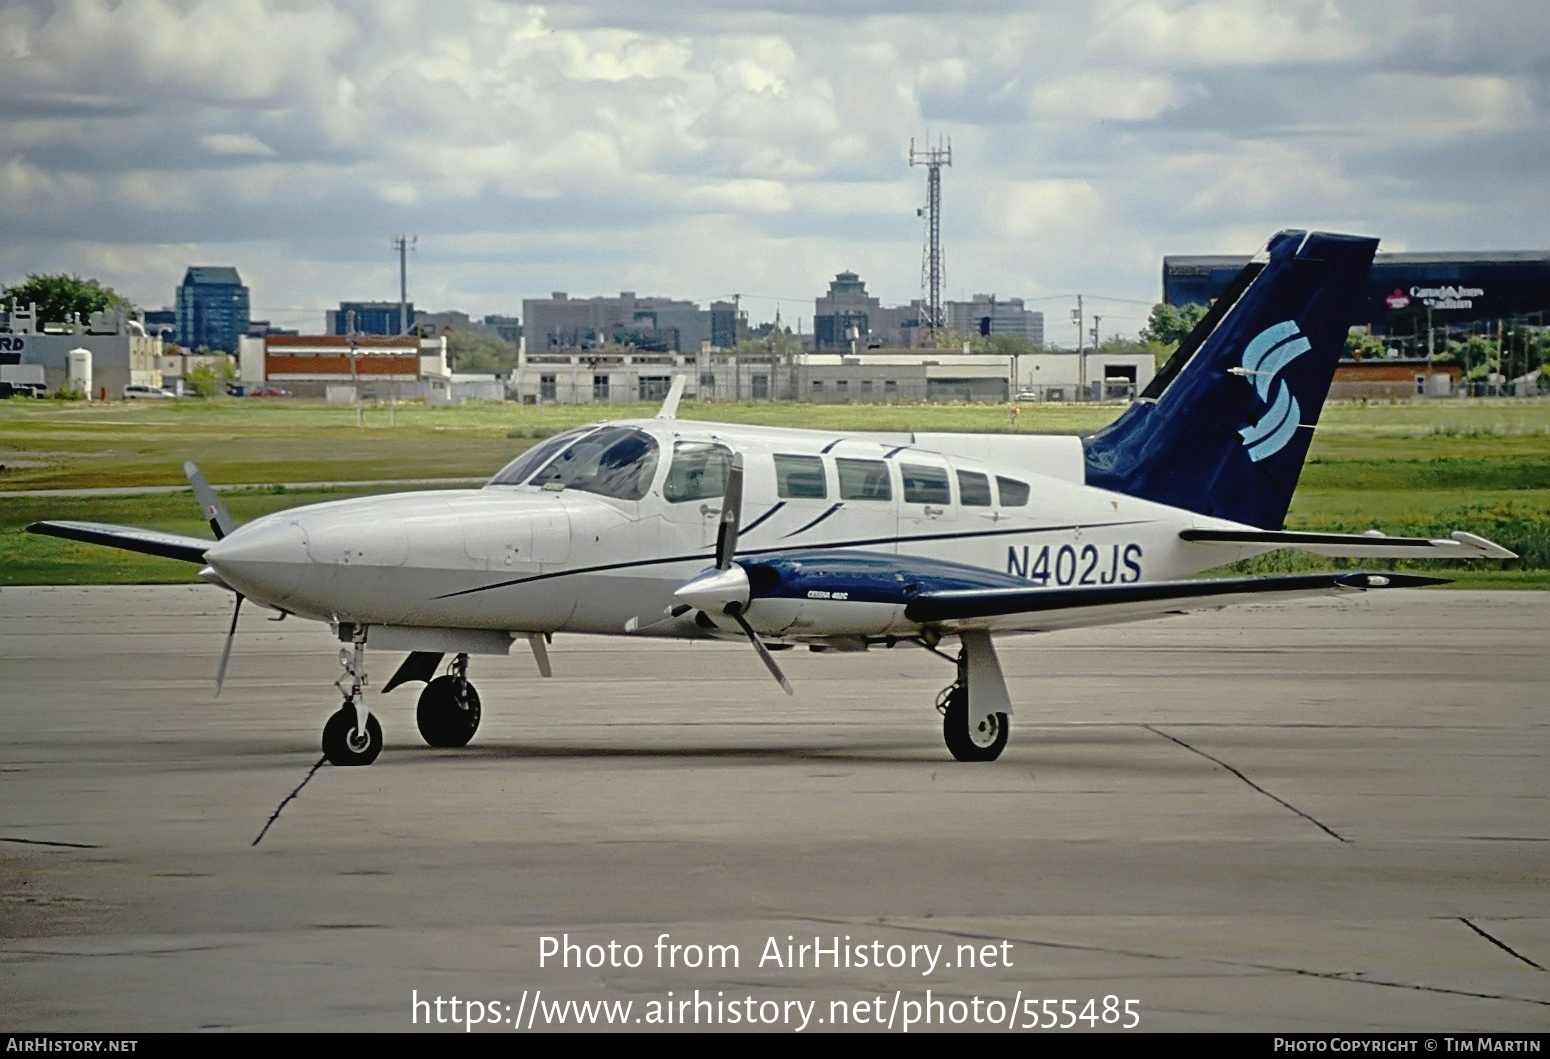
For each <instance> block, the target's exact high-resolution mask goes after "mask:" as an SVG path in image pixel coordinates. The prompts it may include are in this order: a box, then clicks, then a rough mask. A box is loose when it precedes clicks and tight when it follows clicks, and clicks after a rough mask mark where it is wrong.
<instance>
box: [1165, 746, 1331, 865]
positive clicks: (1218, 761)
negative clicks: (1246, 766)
mask: <svg viewBox="0 0 1550 1059" xmlns="http://www.w3.org/2000/svg"><path fill="white" fill-rule="evenodd" d="M1141 727H1142V728H1145V729H1146V730H1147V731H1148V732H1151V733H1152V734H1153V735H1160V736H1162V737H1163V738H1164V739H1167V740H1169V741H1170V742H1173V743H1177V744H1178V745H1179V746H1181V747H1183V748H1184V749H1185V750H1188V751H1189V752H1190V753H1192V754H1199V755H1200V756H1201V757H1203V758H1205V759H1206V760H1207V761H1210V762H1212V763H1213V764H1216V765H1220V766H1221V767H1222V768H1224V769H1226V770H1227V771H1228V772H1231V773H1232V774H1233V775H1234V776H1237V777H1238V778H1239V779H1240V780H1242V781H1243V782H1244V783H1247V784H1248V785H1249V786H1250V787H1253V788H1254V789H1255V790H1256V791H1258V792H1259V793H1261V794H1263V795H1264V796H1265V797H1266V798H1269V799H1270V800H1271V801H1273V802H1275V803H1276V804H1277V805H1280V806H1283V807H1285V808H1287V809H1290V810H1291V811H1292V812H1294V813H1296V814H1297V815H1298V816H1300V817H1302V818H1303V819H1304V820H1306V821H1308V823H1310V824H1312V825H1313V826H1314V827H1316V828H1318V829H1319V830H1320V831H1322V832H1324V833H1325V834H1326V835H1328V836H1329V837H1331V838H1333V839H1335V840H1336V841H1337V842H1349V841H1350V839H1348V838H1345V837H1344V836H1342V835H1341V834H1339V833H1338V832H1336V831H1334V830H1333V829H1331V828H1328V827H1325V826H1324V825H1323V824H1322V823H1320V822H1319V821H1318V820H1315V819H1314V818H1313V817H1311V816H1309V815H1308V814H1307V813H1305V812H1303V811H1302V810H1301V809H1299V808H1297V806H1295V805H1293V804H1292V803H1291V802H1289V801H1287V800H1286V799H1284V798H1279V797H1277V796H1276V795H1274V794H1271V793H1270V792H1269V791H1267V790H1266V789H1265V788H1263V787H1261V786H1260V785H1259V784H1257V783H1255V782H1254V781H1253V780H1251V779H1249V778H1248V777H1247V776H1245V775H1244V774H1243V773H1241V772H1239V771H1238V770H1237V769H1235V768H1233V767H1232V766H1231V765H1229V764H1228V763H1227V762H1225V761H1223V760H1222V759H1221V758H1217V757H1212V756H1211V755H1210V754H1207V753H1206V752H1205V751H1204V750H1201V749H1199V748H1197V747H1193V746H1190V745H1189V744H1188V743H1186V742H1185V741H1184V740H1182V739H1180V738H1178V737H1177V736H1171V735H1169V734H1168V733H1167V732H1164V731H1162V730H1161V729H1158V728H1154V727H1152V726H1151V725H1149V724H1143V725H1142V726H1141Z"/></svg>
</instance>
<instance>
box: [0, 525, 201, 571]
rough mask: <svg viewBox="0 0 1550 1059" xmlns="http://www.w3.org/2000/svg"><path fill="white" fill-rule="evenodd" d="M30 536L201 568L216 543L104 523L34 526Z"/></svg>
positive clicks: (29, 528) (178, 534)
mask: <svg viewBox="0 0 1550 1059" xmlns="http://www.w3.org/2000/svg"><path fill="white" fill-rule="evenodd" d="M27 532H28V533H41V534H43V535H44V536H46V537H62V538H64V539H65V540H67V541H81V542H83V543H85V544H106V545H107V546H108V547H110V548H122V549H123V550H124V551H127V552H140V553H141V554H143V555H159V556H161V557H162V558H163V559H178V560H180V561H182V562H185V563H199V564H200V565H201V566H202V565H204V561H205V552H207V551H209V550H210V549H211V548H212V547H214V545H215V542H214V541H212V540H206V539H205V538H203V537H185V536H183V535H182V534H180V533H163V532H161V531H160V530H149V529H138V528H136V527H134V526H110V525H108V524H107V523H103V522H34V523H33V524H32V525H30V526H28V527H27Z"/></svg>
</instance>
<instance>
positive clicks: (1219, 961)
mask: <svg viewBox="0 0 1550 1059" xmlns="http://www.w3.org/2000/svg"><path fill="white" fill-rule="evenodd" d="M791 918H793V919H796V920H799V921H802V920H805V921H807V922H813V923H832V924H847V925H851V926H854V925H855V924H856V923H857V922H862V921H858V920H852V919H838V918H835V919H831V918H826V917H823V916H793V917H791ZM864 922H866V923H869V924H872V925H875V926H878V927H886V928H890V929H893V930H900V931H906V932H910V933H917V934H941V935H944V936H946V937H950V938H966V939H970V940H975V941H1011V942H1015V943H1016V944H1018V945H1030V946H1032V947H1034V948H1040V949H1063V950H1067V951H1072V952H1092V953H1100V954H1103V955H1109V956H1130V957H1135V958H1138V959H1145V960H1197V961H1199V962H1201V963H1205V964H1212V965H1216V966H1219V967H1232V968H1238V969H1242V970H1250V971H1263V972H1266V973H1271V974H1290V975H1296V976H1298V977H1301V978H1321V979H1324V980H1326V981H1330V982H1350V983H1351V984H1353V985H1377V986H1383V987H1385V988H1388V989H1410V990H1413V991H1416V992H1421V993H1443V994H1446V995H1448V996H1462V997H1472V998H1475V999H1478V1000H1510V1001H1514V1002H1516V1003H1519V1004H1535V1005H1538V1006H1539V1007H1550V1000H1542V999H1540V998H1539V997H1528V996H1513V995H1512V994H1511V993H1479V992H1475V991H1473V990H1469V989H1454V988H1451V987H1449V986H1441V985H1418V984H1416V983H1414V982H1394V981H1389V980H1387V979H1384V978H1368V977H1367V976H1366V972H1364V971H1310V970H1308V969H1307V968H1305V967H1282V966H1280V965H1278V964H1273V963H1254V962H1252V961H1245V960H1229V959H1225V958H1223V957H1218V956H1198V955H1193V954H1191V955H1184V956H1181V955H1178V954H1175V953H1165V952H1146V951H1143V950H1140V949H1123V948H1114V947H1111V946H1106V945H1083V944H1080V943H1078V942H1069V941H1038V940H1035V939H1033V938H1014V937H1010V936H1007V935H996V934H981V933H978V932H976V931H969V930H952V929H944V928H942V927H930V926H919V925H916V924H913V923H894V922H890V921H888V920H886V919H883V920H871V919H869V920H864ZM1465 922H1467V921H1465ZM1470 925H1471V926H1472V925H1473V924H1470ZM1492 940H1495V939H1492ZM1498 944H1499V943H1498ZM1503 947H1504V948H1505V946H1503ZM1508 951H1511V950H1508ZM1513 955H1514V956H1516V955H1517V953H1513ZM1519 959H1522V957H1521V956H1520V957H1519ZM1541 969H1542V968H1541Z"/></svg>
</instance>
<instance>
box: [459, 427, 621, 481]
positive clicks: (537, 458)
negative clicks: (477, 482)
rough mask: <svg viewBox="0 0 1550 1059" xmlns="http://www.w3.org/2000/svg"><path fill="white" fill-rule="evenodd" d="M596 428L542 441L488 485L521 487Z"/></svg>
mask: <svg viewBox="0 0 1550 1059" xmlns="http://www.w3.org/2000/svg"><path fill="white" fill-rule="evenodd" d="M596 429H597V427H595V426H586V427H581V428H579V429H576V430H567V431H565V433H563V434H556V435H555V436H554V437H552V438H548V439H547V440H544V441H540V442H539V443H538V444H537V445H534V446H533V447H532V448H530V449H528V450H527V451H526V452H524V453H523V454H522V455H520V456H518V457H517V458H516V459H514V460H512V461H511V462H510V463H508V464H506V466H504V467H502V468H501V469H500V470H499V471H498V472H497V473H496V475H495V477H493V478H491V479H490V480H489V481H488V482H486V483H485V484H486V485H521V484H522V483H523V482H525V481H527V480H528V479H529V478H530V477H532V474H533V472H534V471H536V470H538V468H540V467H542V466H543V465H544V464H546V463H548V462H549V461H550V460H551V459H553V458H554V455H555V454H556V453H557V452H559V451H560V450H561V449H563V448H565V447H566V446H567V445H569V444H571V443H572V442H573V441H576V440H577V439H578V438H581V437H583V436H584V435H587V434H590V433H592V431H594V430H596Z"/></svg>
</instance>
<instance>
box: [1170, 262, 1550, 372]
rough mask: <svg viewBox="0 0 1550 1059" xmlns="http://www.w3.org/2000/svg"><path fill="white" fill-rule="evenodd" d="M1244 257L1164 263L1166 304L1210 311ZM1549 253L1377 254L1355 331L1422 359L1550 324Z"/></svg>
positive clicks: (1357, 315) (1353, 324) (1240, 266)
mask: <svg viewBox="0 0 1550 1059" xmlns="http://www.w3.org/2000/svg"><path fill="white" fill-rule="evenodd" d="M1248 262H1249V258H1248V257H1246V256H1232V255H1182V254H1181V255H1172V256H1169V257H1165V258H1163V301H1165V302H1167V303H1168V304H1169V305H1173V306H1183V305H1209V304H1210V303H1211V302H1212V301H1213V300H1215V299H1216V298H1217V297H1218V296H1220V295H1221V293H1222V291H1223V290H1225V289H1226V287H1227V285H1228V284H1229V283H1230V282H1232V279H1233V277H1235V276H1236V275H1237V274H1238V272H1239V270H1240V269H1242V268H1243V266H1244V265H1246V264H1248ZM1547 315H1550V251H1544V250H1523V251H1505V252H1489V253H1470V252H1464V253H1424V254H1421V253H1395V254H1387V253H1379V254H1378V256H1377V258H1376V259H1375V260H1374V261H1373V265H1372V272H1371V273H1370V274H1369V276H1368V278H1367V290H1366V292H1365V293H1364V295H1363V297H1362V299H1361V301H1360V302H1359V303H1358V306H1357V314H1356V318H1355V319H1353V320H1352V321H1351V326H1352V327H1366V328H1369V329H1370V330H1371V331H1372V333H1373V334H1375V335H1381V336H1384V337H1386V338H1389V339H1391V340H1392V342H1391V345H1392V346H1393V347H1395V348H1398V349H1402V350H1404V351H1405V352H1407V353H1411V354H1420V355H1424V353H1425V352H1426V348H1427V347H1426V343H1427V341H1428V338H1429V337H1430V338H1431V339H1432V341H1433V342H1434V343H1438V344H1440V342H1441V340H1442V338H1443V336H1444V334H1447V335H1452V336H1454V337H1457V336H1460V335H1463V334H1469V333H1479V334H1491V333H1495V332H1496V331H1497V329H1498V327H1499V326H1500V324H1502V323H1521V324H1528V325H1530V326H1536V327H1537V326H1544V325H1545V324H1546V323H1547V322H1550V320H1547Z"/></svg>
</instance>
